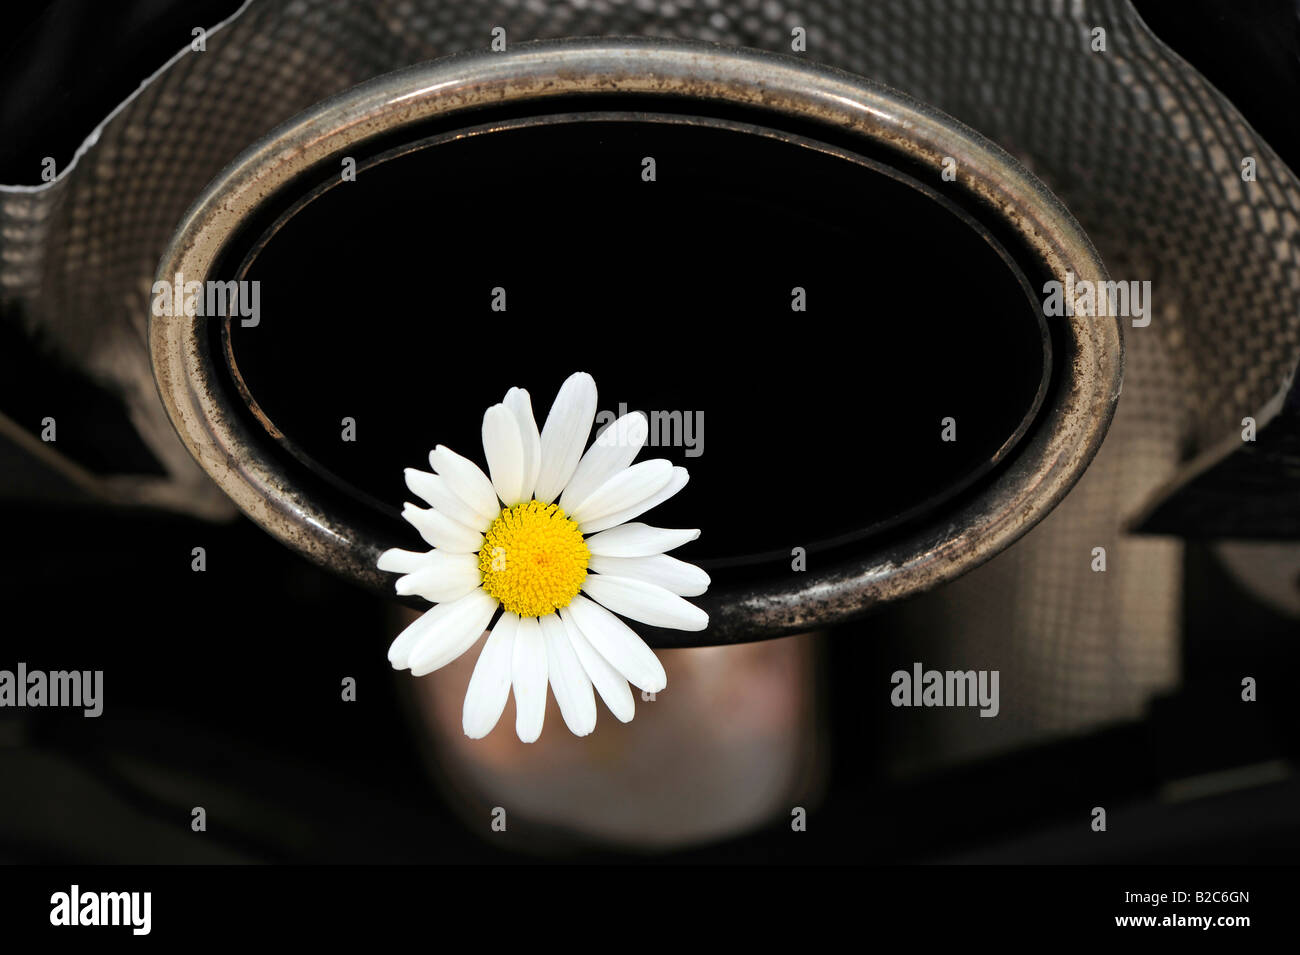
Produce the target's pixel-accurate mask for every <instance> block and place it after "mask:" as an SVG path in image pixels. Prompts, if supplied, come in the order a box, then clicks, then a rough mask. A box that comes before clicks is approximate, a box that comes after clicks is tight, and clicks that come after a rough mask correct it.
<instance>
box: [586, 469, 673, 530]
mask: <svg viewBox="0 0 1300 955" xmlns="http://www.w3.org/2000/svg"><path fill="white" fill-rule="evenodd" d="M689 480H690V475H689V474H688V473H687V471H686V469H685V468H681V467H677V468H673V473H672V477H670V478H669V479H668V483H667V484H665V485H664V486H663V488H662V489H661V490H660V491H659V492H657V493H656V494H652V495H651V496H650V497H648V498H646V499H645V500H644V501H642V502H641V503H639V504H634V505H632V506H631V507H628V508H626V509H625V510H622V511H619V512H618V513H617V514H611V515H609V516H608V517H601V518H597V519H595V520H588V521H580V522H579V523H578V530H580V531H582V533H584V534H594V533H596V532H597V531H603V530H605V529H606V528H608V527H617V526H618V525H619V524H623V523H626V522H627V521H630V520H631V519H632V518H634V517H640V516H641V515H642V514H644V513H645V512H646V511H648V510H650V509H651V508H652V507H658V506H659V505H660V504H662V503H663V502H664V501H666V500H668V499H669V498H670V497H672V496H673V495H674V494H676V493H677V492H678V491H680V490H681V489H682V488H684V487H685V486H686V482H687V481H689Z"/></svg>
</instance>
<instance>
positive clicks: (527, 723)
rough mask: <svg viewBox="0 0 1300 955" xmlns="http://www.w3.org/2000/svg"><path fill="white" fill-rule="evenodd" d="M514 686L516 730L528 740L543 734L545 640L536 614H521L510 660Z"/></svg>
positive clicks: (534, 739)
mask: <svg viewBox="0 0 1300 955" xmlns="http://www.w3.org/2000/svg"><path fill="white" fill-rule="evenodd" d="M510 682H511V684H512V685H513V686H514V688H515V732H516V733H517V734H518V735H519V738H520V739H521V740H523V741H524V742H525V743H532V742H534V741H536V739H537V737H539V736H541V735H542V723H543V721H545V719H546V643H545V641H544V640H543V639H542V628H541V625H540V624H539V623H538V622H537V618H536V617H521V618H520V620H519V629H518V630H516V631H515V649H514V653H513V655H512V657H511V661H510Z"/></svg>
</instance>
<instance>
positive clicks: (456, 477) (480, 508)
mask: <svg viewBox="0 0 1300 955" xmlns="http://www.w3.org/2000/svg"><path fill="white" fill-rule="evenodd" d="M429 466H430V467H432V468H433V469H434V470H435V471H437V472H438V475H439V477H441V478H442V479H443V480H445V481H446V482H447V486H448V487H449V488H451V490H452V491H453V492H454V493H455V495H456V496H457V497H458V498H460V499H461V500H462V501H464V502H465V503H466V504H468V505H469V506H470V507H471V508H473V509H474V511H475V512H476V513H478V514H495V513H497V512H498V511H500V510H501V505H500V504H498V503H497V492H496V489H495V488H494V487H493V486H492V482H491V481H489V480H488V476H487V475H486V474H484V473H483V469H482V468H480V467H479V466H478V465H477V464H475V463H474V462H473V461H471V460H470V459H469V458H467V457H464V456H463V455H459V454H457V453H456V452H455V451H453V450H452V449H451V448H448V447H446V446H445V445H441V444H440V445H438V446H437V447H436V448H434V449H433V450H432V451H430V452H429Z"/></svg>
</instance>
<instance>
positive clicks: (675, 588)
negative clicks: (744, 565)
mask: <svg viewBox="0 0 1300 955" xmlns="http://www.w3.org/2000/svg"><path fill="white" fill-rule="evenodd" d="M587 568H588V569H589V570H591V571H593V572H594V573H597V574H611V575H613V576H615V577H631V578H632V579H633V580H641V581H644V582H645V583H647V584H654V585H655V586H656V587H662V588H663V589H664V590H666V591H668V592H669V593H673V594H677V595H678V596H679V597H698V596H699V595H700V594H702V593H704V591H706V590H708V589H709V575H708V574H706V573H705V572H704V571H702V570H700V568H698V567H696V566H695V565H694V564H688V563H686V561H684V560H678V559H677V558H676V557H669V556H668V555H667V554H652V555H651V556H649V557H603V556H593V557H592V558H591V560H590V562H589V563H588V564H587Z"/></svg>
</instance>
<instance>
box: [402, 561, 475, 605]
mask: <svg viewBox="0 0 1300 955" xmlns="http://www.w3.org/2000/svg"><path fill="white" fill-rule="evenodd" d="M424 560H425V563H424V566H423V567H421V568H420V569H419V570H416V571H412V572H411V573H409V574H407V575H406V576H405V577H398V578H397V583H396V585H395V589H396V590H397V592H398V594H400V595H401V596H403V597H409V596H410V595H411V594H418V595H419V596H421V597H423V598H424V599H425V600H428V601H430V602H432V603H445V602H447V601H449V600H459V599H460V598H461V597H463V596H465V595H466V594H467V593H469V592H470V591H471V590H473V589H474V588H475V587H477V586H479V584H481V583H482V582H483V575H482V573H481V572H480V571H479V569H478V555H477V554H449V553H444V552H443V551H440V550H431V551H429V553H427V554H425V555H424Z"/></svg>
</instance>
